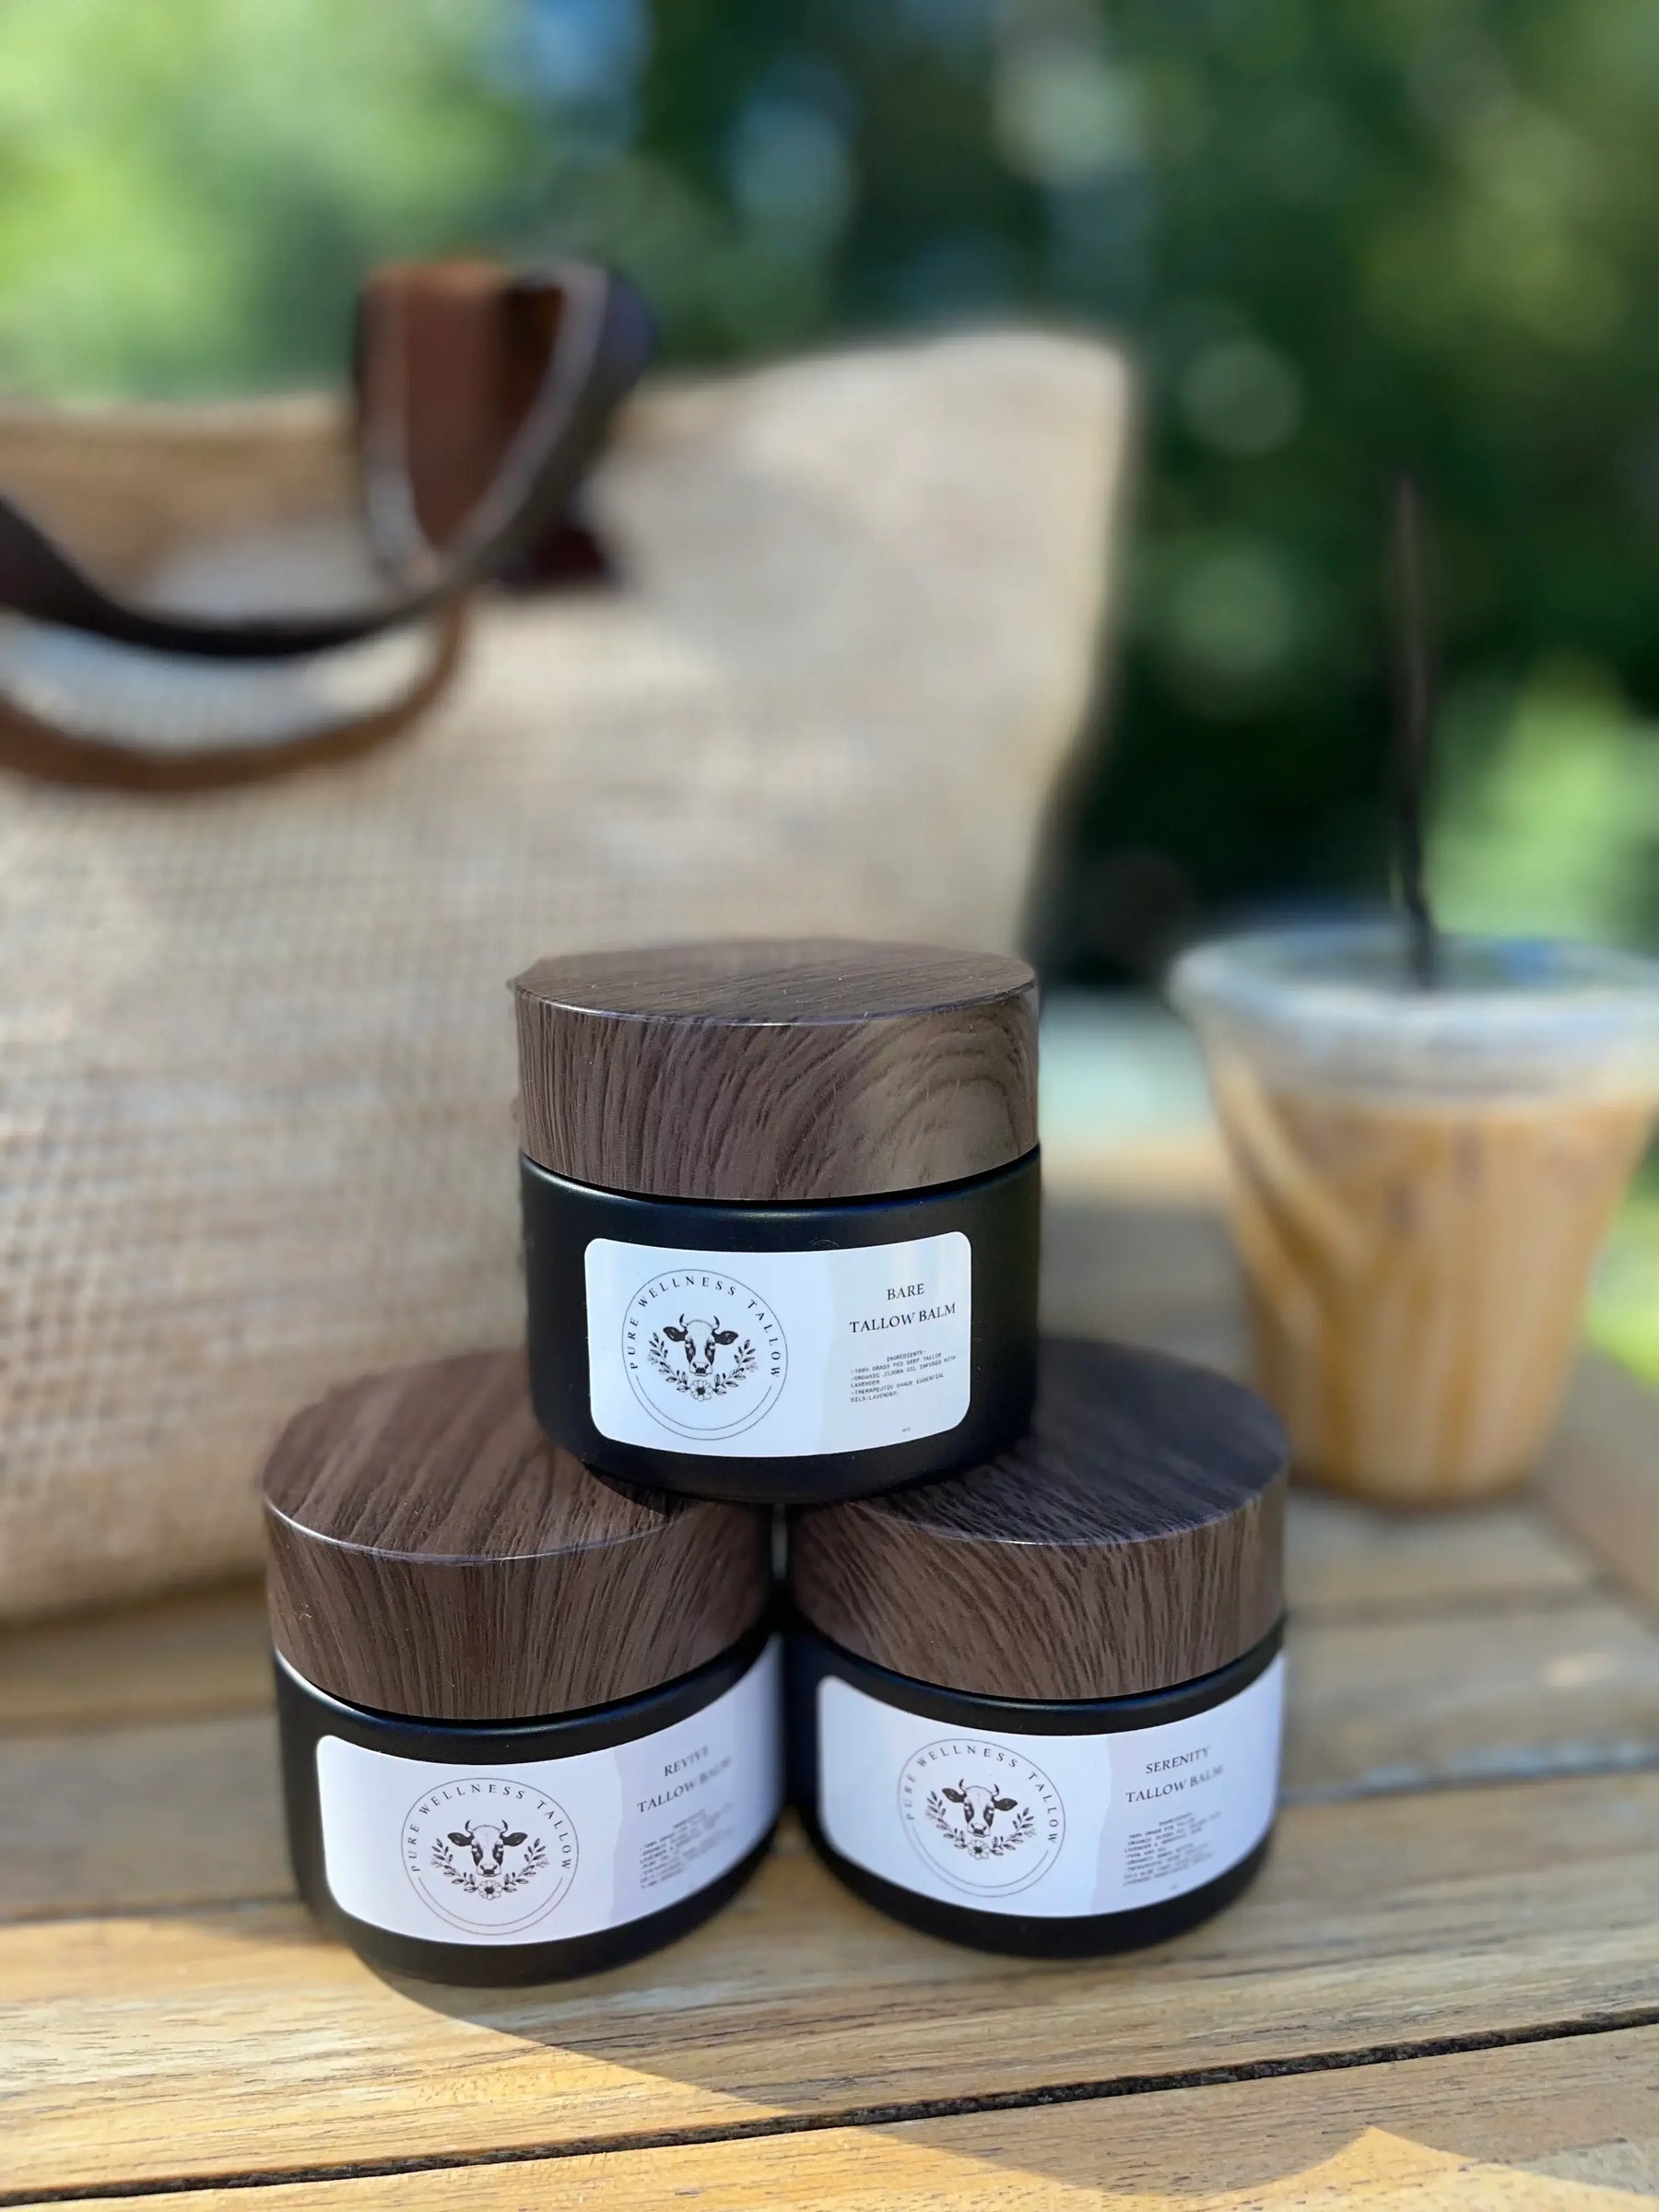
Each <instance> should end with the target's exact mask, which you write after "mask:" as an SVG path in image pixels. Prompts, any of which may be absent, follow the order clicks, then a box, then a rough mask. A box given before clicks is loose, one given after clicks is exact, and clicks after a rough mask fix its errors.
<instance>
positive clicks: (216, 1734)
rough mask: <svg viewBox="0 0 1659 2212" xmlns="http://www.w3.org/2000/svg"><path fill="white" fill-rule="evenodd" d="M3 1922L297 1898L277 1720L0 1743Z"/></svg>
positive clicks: (182, 1724) (251, 1718)
mask: <svg viewBox="0 0 1659 2212" xmlns="http://www.w3.org/2000/svg"><path fill="white" fill-rule="evenodd" d="M0 1807H3V1808H4V1810H3V1812H0V1920H6V1919H15V1918H31V1917H34V1916H37V1915H40V1914H44V1913H57V1914H62V1913H68V1912H112V1911H113V1912H138V1911H147V1910H153V1909H155V1908H158V1907H162V1906H169V1905H200V1904H205V1903H220V1902H224V1903H229V1902H239V1901H241V1900H243V1899H245V1898H257V1897H284V1896H288V1894H290V1892H291V1888H292V1885H291V1883H290V1881H289V1879H288V1862H287V1857H286V1846H285V1844H284V1841H283V1831H282V1807H281V1799H280V1791H279V1787H278V1783H277V1738H276V1727H275V1724H274V1722H273V1720H272V1718H271V1716H270V1715H269V1714H268V1713H256V1714H251V1715H248V1716H246V1717H232V1718H230V1719H229V1720H211V1721H178V1722H172V1723H170V1724H167V1725H165V1726H160V1727H142V1728H123V1729H114V1730H111V1731H109V1732H108V1733H94V1732H85V1733H78V1734H74V1735H54V1736H33V1735H24V1736H15V1737H11V1738H9V1739H0Z"/></svg>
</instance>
